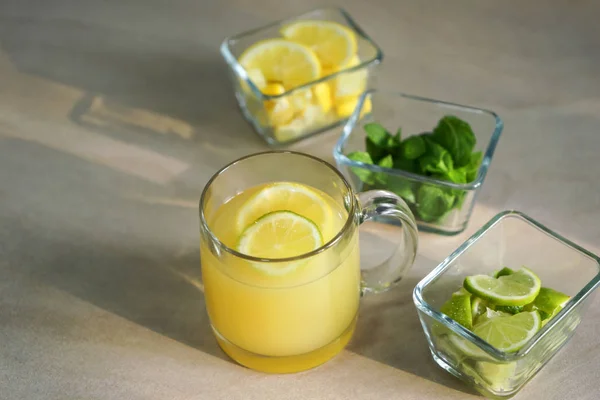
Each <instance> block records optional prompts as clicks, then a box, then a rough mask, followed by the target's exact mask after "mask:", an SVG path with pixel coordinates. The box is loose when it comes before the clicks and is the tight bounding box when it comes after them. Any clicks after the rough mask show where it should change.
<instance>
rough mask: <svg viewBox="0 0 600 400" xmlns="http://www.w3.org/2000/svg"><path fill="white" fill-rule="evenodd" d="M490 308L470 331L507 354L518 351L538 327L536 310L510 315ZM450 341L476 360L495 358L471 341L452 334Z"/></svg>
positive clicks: (540, 323) (540, 322)
mask: <svg viewBox="0 0 600 400" xmlns="http://www.w3.org/2000/svg"><path fill="white" fill-rule="evenodd" d="M496 313H499V312H498V311H493V310H489V312H488V313H486V314H484V315H483V316H481V317H480V318H479V319H478V321H477V323H476V324H475V325H474V327H473V330H472V332H473V333H474V334H475V335H477V336H479V337H480V338H481V339H483V340H485V341H486V342H488V343H489V344H491V345H492V346H494V347H495V348H497V349H498V350H501V351H505V352H507V353H510V352H515V351H518V350H519V349H520V348H521V347H523V346H524V345H525V344H526V343H527V342H528V341H529V340H530V339H531V338H532V337H533V335H535V334H536V333H537V331H539V330H540V328H541V326H542V319H541V318H540V315H539V314H538V313H537V311H532V312H522V313H520V314H517V315H509V314H505V313H500V314H496ZM450 342H451V343H452V344H453V345H454V346H455V347H456V348H457V349H458V350H460V351H462V352H463V353H464V354H465V355H466V356H468V357H471V358H473V359H475V360H483V361H495V360H494V358H493V357H492V356H490V355H489V354H488V353H486V352H485V351H483V350H482V349H480V348H479V347H478V346H476V345H475V344H473V343H471V342H470V341H468V340H466V339H463V338H462V337H460V336H458V335H451V336H450Z"/></svg>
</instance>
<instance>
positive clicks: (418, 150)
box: [400, 136, 427, 160]
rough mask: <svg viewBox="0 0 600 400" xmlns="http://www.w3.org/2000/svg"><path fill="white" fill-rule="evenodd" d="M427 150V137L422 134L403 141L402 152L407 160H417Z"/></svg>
mask: <svg viewBox="0 0 600 400" xmlns="http://www.w3.org/2000/svg"><path fill="white" fill-rule="evenodd" d="M426 151H427V144H426V143H425V139H423V137H421V136H411V137H409V138H406V139H404V140H403V141H402V144H401V145H400V154H401V155H402V157H404V158H406V159H407V160H415V159H417V158H419V157H421V156H422V155H423V154H425V152H426Z"/></svg>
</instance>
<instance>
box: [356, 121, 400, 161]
mask: <svg viewBox="0 0 600 400" xmlns="http://www.w3.org/2000/svg"><path fill="white" fill-rule="evenodd" d="M363 128H364V130H365V132H366V133H367V137H366V139H365V143H366V147H367V152H368V153H369V155H370V156H371V159H372V160H373V162H375V163H376V162H378V161H379V160H381V159H382V158H383V157H385V156H386V155H387V154H388V153H389V151H388V148H389V147H390V140H393V137H392V135H390V133H389V132H388V131H387V130H386V129H385V128H384V127H383V126H382V125H381V124H378V123H375V122H370V123H368V124H365V125H364V126H363Z"/></svg>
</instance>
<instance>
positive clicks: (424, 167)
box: [419, 137, 454, 174]
mask: <svg viewBox="0 0 600 400" xmlns="http://www.w3.org/2000/svg"><path fill="white" fill-rule="evenodd" d="M424 140H425V142H426V144H427V152H426V153H425V154H424V155H422V156H421V157H420V158H419V166H420V167H421V171H423V172H425V173H426V172H429V173H431V174H446V173H448V172H449V171H451V170H452V169H453V168H454V162H453V161H452V156H451V155H450V153H449V152H448V151H447V150H446V149H445V148H443V147H442V146H440V145H439V144H437V143H436V142H434V141H432V140H430V139H428V138H427V137H426V138H424Z"/></svg>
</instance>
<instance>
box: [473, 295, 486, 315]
mask: <svg viewBox="0 0 600 400" xmlns="http://www.w3.org/2000/svg"><path fill="white" fill-rule="evenodd" d="M486 309H487V303H486V301H485V300H483V299H481V298H479V297H477V296H471V314H472V315H473V321H475V320H476V319H477V317H479V316H480V315H482V314H483V313H485V311H486Z"/></svg>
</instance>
